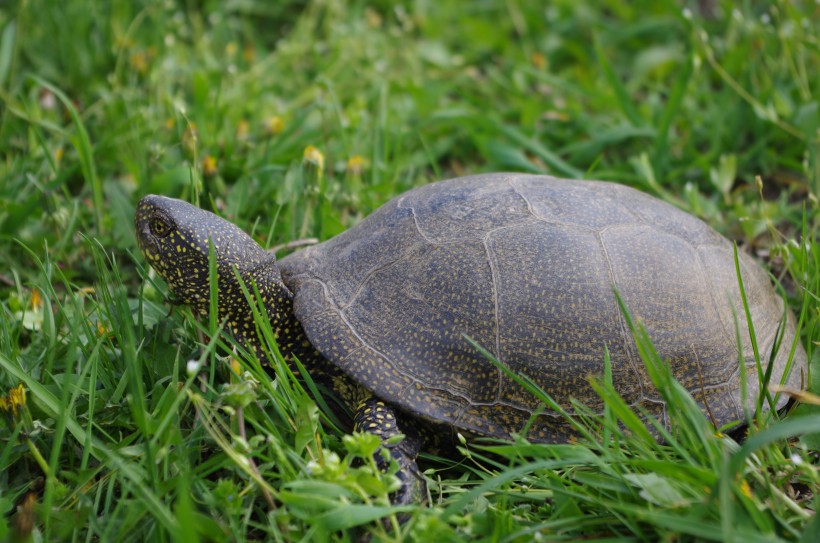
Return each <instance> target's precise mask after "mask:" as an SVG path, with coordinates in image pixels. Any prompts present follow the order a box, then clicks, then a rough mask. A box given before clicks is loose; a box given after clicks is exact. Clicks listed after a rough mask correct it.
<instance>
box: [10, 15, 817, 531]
mask: <svg viewBox="0 0 820 543" xmlns="http://www.w3.org/2000/svg"><path fill="white" fill-rule="evenodd" d="M818 21H820V5H818V3H817V2H814V1H808V0H807V1H774V2H753V1H745V2H727V1H726V2H721V1H701V2H680V1H671V0H660V1H657V0H656V1H642V0H637V1H627V0H623V1H622V0H604V1H601V2H595V1H592V0H572V1H554V2H526V1H523V0H506V1H501V0H497V1H496V0H493V1H491V0H476V1H472V2H462V1H456V0H436V1H428V0H415V1H413V0H407V1H405V2H390V1H379V0H374V1H371V2H365V1H360V2H359V1H349V2H345V1H342V0H316V1H309V2H294V1H279V2H264V1H262V0H232V1H227V2H221V1H205V0H203V1H195V0H190V1H185V2H182V1H180V2H174V1H158V2H149V1H145V2H138V1H135V2H87V1H85V0H63V1H61V2H53V1H50V0H20V1H16V2H14V1H12V2H7V3H3V4H0V153H2V159H3V160H2V162H1V163H0V392H1V393H2V396H3V397H4V401H3V403H2V407H3V408H4V411H3V413H2V418H0V539H3V538H8V539H9V540H19V541H57V540H66V541H69V540H70V541H142V540H151V541H172V540H185V541H196V540H200V541H245V540H271V541H307V540H310V541H312V540H316V541H324V540H355V539H357V538H359V537H361V536H362V534H366V533H368V534H371V536H373V537H375V538H376V539H377V540H382V539H383V540H387V541H390V540H403V539H408V540H414V541H465V540H482V541H483V540H491V541H539V540H543V541H554V540H577V539H579V538H587V539H593V540H613V541H629V540H635V541H670V542H671V541H694V540H716V541H730V540H743V541H745V542H752V541H773V540H790V541H797V540H802V541H804V542H806V543H809V542H813V541H817V540H820V522H818V521H817V520H816V517H815V516H814V511H815V509H816V507H817V505H818V503H817V498H815V495H816V494H817V492H818V489H819V487H820V472H818V456H817V451H818V450H820V439H817V438H816V437H813V436H811V435H808V436H806V437H804V438H802V439H797V437H796V436H800V435H804V434H810V433H811V431H817V430H818V429H820V414H817V412H815V411H812V408H811V407H810V406H801V408H800V409H799V410H798V411H799V412H800V414H802V415H803V416H802V417H795V416H790V417H788V418H787V419H785V420H778V419H779V418H778V417H775V416H772V415H770V414H765V415H762V416H761V417H759V418H758V419H756V420H755V421H753V424H752V428H751V430H750V432H751V437H749V438H748V439H746V440H745V441H742V442H740V443H738V442H735V441H734V440H732V439H731V438H729V437H727V436H725V435H724V434H722V433H720V432H716V431H715V429H714V428H711V427H710V426H709V424H708V421H707V420H706V419H705V418H704V417H703V416H702V415H701V414H700V413H699V411H697V410H696V409H695V407H694V404H693V402H692V400H691V398H689V397H688V395H687V394H686V393H685V392H684V391H682V390H680V388H679V387H676V386H675V384H674V383H671V382H669V376H668V375H667V374H666V373H665V372H664V369H663V366H662V365H661V364H659V363H658V361H657V360H656V359H655V357H654V356H653V353H652V349H651V347H650V346H649V345H648V343H646V342H645V340H644V338H642V336H641V334H640V333H639V332H638V334H637V336H638V340H639V344H641V345H642V346H644V352H645V361H646V363H647V365H648V367H650V368H653V374H654V375H655V378H656V380H657V382H658V383H659V384H662V385H663V388H664V390H665V394H666V395H667V396H666V399H667V400H668V401H669V402H671V403H673V404H674V405H676V406H677V408H676V409H675V410H673V413H675V420H674V423H675V433H674V435H670V436H669V437H668V439H667V441H666V443H665V444H664V445H659V444H658V443H657V442H656V441H655V439H654V438H653V437H652V433H651V432H650V431H649V430H648V429H647V428H646V427H645V426H644V425H643V423H640V422H639V421H637V419H634V420H633V418H632V417H631V416H630V411H629V409H628V408H627V407H626V406H625V405H624V404H623V402H622V401H621V400H620V398H618V397H617V395H616V394H615V393H614V391H613V390H612V388H611V387H610V386H607V384H606V382H605V380H604V381H603V382H602V383H601V384H600V386H599V393H600V395H601V396H602V397H603V398H604V399H605V401H606V405H607V409H606V411H605V412H604V414H603V415H593V414H590V415H589V416H588V417H585V418H583V419H582V421H581V422H580V423H579V424H580V425H581V427H580V428H579V432H580V434H581V438H580V439H579V440H578V442H576V443H573V444H567V445H560V446H537V447H536V446H532V445H528V444H526V443H524V442H516V443H513V444H492V443H470V444H467V445H465V447H464V449H463V456H462V457H461V458H456V459H439V458H431V457H429V456H427V457H425V458H424V459H423V460H422V469H424V470H426V473H427V475H428V477H429V500H428V501H429V503H428V504H427V505H423V506H418V507H412V508H409V509H407V510H405V511H403V513H404V515H405V516H407V517H408V518H409V520H408V521H407V522H405V523H403V524H399V523H398V521H397V516H396V513H397V511H395V510H394V509H391V508H390V506H389V501H388V499H387V495H388V492H389V490H390V488H392V486H391V485H394V484H395V479H394V478H393V476H392V475H389V474H387V475H385V474H380V473H378V472H377V470H375V469H374V467H373V465H372V462H363V463H357V462H356V458H357V457H358V458H367V457H368V455H369V451H371V450H372V447H373V444H372V443H371V442H370V441H369V440H368V439H366V438H364V437H362V436H352V437H351V436H347V437H346V434H345V431H344V429H340V428H337V427H335V426H334V425H333V424H332V421H329V420H326V419H327V413H326V412H325V411H324V410H322V409H320V408H317V406H316V403H315V402H314V401H313V400H311V399H310V397H309V396H308V395H307V394H306V393H305V392H304V390H303V389H302V388H301V386H300V385H299V383H298V382H296V381H295V380H294V379H293V378H292V376H289V375H286V374H284V373H283V372H280V373H279V376H278V377H277V378H274V377H272V376H270V375H268V374H266V373H265V372H264V371H263V370H262V369H261V368H259V367H258V366H257V365H255V364H253V363H252V362H249V361H241V363H240V365H239V374H238V375H237V374H235V373H232V372H231V371H230V370H229V369H228V367H229V361H228V359H227V358H226V357H225V356H224V350H221V349H219V348H217V346H216V345H215V343H214V342H211V341H210V340H208V339H207V338H208V337H210V336H212V335H218V334H214V332H215V329H214V328H213V323H211V324H209V323H201V324H200V323H198V322H197V321H196V319H194V318H193V317H192V316H191V314H190V312H189V311H187V310H186V309H184V308H179V309H177V310H175V311H174V312H173V313H172V314H171V315H168V312H169V309H168V306H167V304H165V303H164V297H165V296H166V295H167V294H168V292H167V289H166V288H165V286H164V284H163V283H162V282H161V281H160V280H159V279H158V278H157V277H156V276H155V275H154V274H153V273H152V272H151V271H150V270H149V268H148V267H147V266H146V264H145V261H144V260H143V259H142V257H141V256H140V255H139V252H138V250H137V247H136V242H135V239H134V232H133V226H132V225H133V212H134V206H135V203H136V201H137V200H138V199H139V197H140V196H141V195H143V194H146V193H161V194H165V195H168V196H175V197H181V198H185V199H188V200H189V201H192V202H195V203H198V204H200V205H202V206H204V207H209V208H213V209H216V210H218V212H219V213H220V214H222V215H223V216H225V217H227V218H229V219H231V220H234V221H235V222H237V223H238V224H239V225H240V226H242V227H243V228H245V229H247V230H249V231H252V232H253V233H254V236H255V237H256V239H258V240H259V241H260V243H262V244H263V245H264V246H266V247H272V246H275V245H279V244H281V243H286V242H289V241H292V240H299V239H303V238H308V237H316V238H319V239H327V238H329V237H332V236H334V235H336V234H338V233H339V232H342V231H344V230H345V229H346V228H348V227H350V226H351V225H353V224H355V223H356V222H357V221H359V220H360V219H361V218H363V217H364V216H366V215H367V214H369V213H370V212H371V211H373V210H374V209H376V208H377V207H378V206H379V205H381V204H382V203H384V202H385V201H387V200H388V199H390V198H391V197H393V196H395V195H396V194H399V193H401V192H403V191H405V190H407V189H410V188H412V187H415V186H418V185H421V184H424V183H427V182H430V181H433V180H437V179H443V178H447V177H453V176H457V175H462V174H469V173H478V172H486V171H501V170H505V171H521V172H534V173H548V174H551V175H556V176H559V177H579V178H580V177H585V178H597V179H608V180H613V181H618V182H622V183H625V184H628V185H631V186H635V187H638V188H640V189H642V190H644V191H646V192H648V193H650V194H653V195H656V196H659V197H661V198H663V199H664V200H667V201H669V202H671V203H673V204H675V205H677V206H679V207H681V208H682V209H684V210H686V211H689V212H691V213H693V214H695V215H697V216H699V217H701V218H703V219H704V220H705V221H707V222H708V223H709V224H711V225H712V226H713V227H715V228H716V229H717V230H718V231H720V232H721V233H723V234H724V235H726V236H727V237H729V238H730V239H732V240H736V241H737V243H738V245H739V246H740V248H741V250H744V251H747V252H749V253H751V254H753V255H755V256H757V257H758V258H759V259H760V260H761V262H763V263H764V265H766V266H767V267H768V269H770V270H771V272H772V275H773V276H774V277H775V278H776V279H777V280H778V281H779V282H780V284H781V285H782V288H783V291H784V292H785V293H786V294H787V298H788V301H789V304H790V306H791V308H792V309H793V311H794V312H795V314H796V315H797V316H798V317H799V319H800V323H801V341H802V343H803V345H804V346H805V347H806V349H807V351H808V352H809V356H810V359H811V360H813V361H814V362H815V366H816V362H817V359H818V355H817V354H816V352H817V347H818V342H820V314H819V313H818V311H819V310H820V309H819V308H820V303H818V302H820V299H818V292H820V245H818V241H817V230H818V227H819V226H820V208H819V207H818V196H820V162H819V161H818V152H820V132H818V129H819V128H820V111H818V93H820V75H818V74H820V32H819V31H818V29H820V24H818ZM202 332H204V333H202ZM203 345H204V346H205V348H203ZM814 374H815V375H816V374H817V372H814ZM21 384H22V388H21V387H20V385H21ZM818 388H820V387H814V390H818ZM22 391H24V392H25V401H23V397H22V395H21V394H22ZM545 401H547V402H548V398H545ZM618 419H620V420H621V421H622V422H623V421H625V422H626V427H623V426H619V425H618V424H616V422H615V421H616V420H618ZM381 517H386V518H387V519H388V521H387V522H379V521H377V520H376V519H378V518H381Z"/></svg>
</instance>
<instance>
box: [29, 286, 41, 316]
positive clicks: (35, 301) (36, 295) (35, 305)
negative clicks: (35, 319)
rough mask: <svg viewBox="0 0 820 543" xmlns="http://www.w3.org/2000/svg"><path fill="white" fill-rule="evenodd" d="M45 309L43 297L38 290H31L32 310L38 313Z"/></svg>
mask: <svg viewBox="0 0 820 543" xmlns="http://www.w3.org/2000/svg"><path fill="white" fill-rule="evenodd" d="M41 307H43V297H42V296H40V291H39V290H37V289H36V288H34V289H31V309H32V311H37V310H38V309H40V308H41Z"/></svg>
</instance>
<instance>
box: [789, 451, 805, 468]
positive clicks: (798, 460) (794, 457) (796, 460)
mask: <svg viewBox="0 0 820 543" xmlns="http://www.w3.org/2000/svg"><path fill="white" fill-rule="evenodd" d="M791 461H792V464H794V465H795V466H799V465H800V464H802V463H803V457H802V456H800V455H799V454H797V453H794V454H792V455H791Z"/></svg>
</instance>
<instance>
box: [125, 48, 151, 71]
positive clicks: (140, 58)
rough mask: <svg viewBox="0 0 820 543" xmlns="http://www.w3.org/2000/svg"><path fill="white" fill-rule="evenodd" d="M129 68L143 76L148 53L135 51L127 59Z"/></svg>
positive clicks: (146, 65)
mask: <svg viewBox="0 0 820 543" xmlns="http://www.w3.org/2000/svg"><path fill="white" fill-rule="evenodd" d="M129 62H130V63H131V68H133V69H134V70H135V71H137V72H139V73H141V74H145V73H146V72H147V71H148V53H146V52H145V51H137V52H136V53H134V54H132V55H131V57H130V58H129Z"/></svg>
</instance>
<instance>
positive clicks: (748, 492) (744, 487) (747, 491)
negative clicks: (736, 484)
mask: <svg viewBox="0 0 820 543" xmlns="http://www.w3.org/2000/svg"><path fill="white" fill-rule="evenodd" d="M740 491H741V492H742V493H743V495H744V496H746V497H747V498H751V497H752V487H750V486H749V483H748V482H746V479H743V480H742V481H740Z"/></svg>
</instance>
